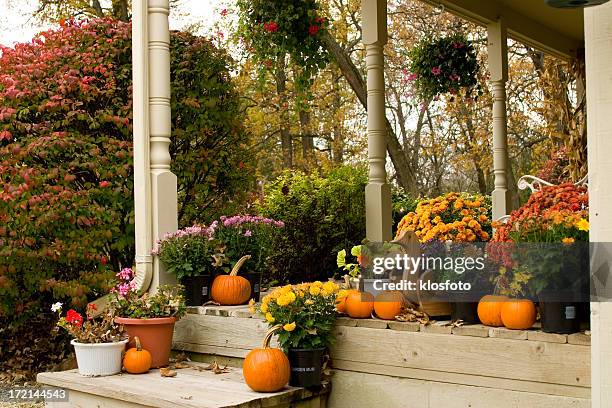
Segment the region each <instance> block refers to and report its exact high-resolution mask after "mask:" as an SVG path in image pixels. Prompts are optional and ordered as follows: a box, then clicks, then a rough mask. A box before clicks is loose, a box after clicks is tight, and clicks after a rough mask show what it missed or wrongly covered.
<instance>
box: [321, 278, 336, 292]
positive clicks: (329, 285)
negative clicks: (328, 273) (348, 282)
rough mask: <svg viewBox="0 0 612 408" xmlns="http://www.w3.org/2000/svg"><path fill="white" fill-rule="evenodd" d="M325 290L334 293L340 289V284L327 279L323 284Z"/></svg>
mask: <svg viewBox="0 0 612 408" xmlns="http://www.w3.org/2000/svg"><path fill="white" fill-rule="evenodd" d="M323 290H324V291H326V292H329V293H334V292H335V291H337V290H338V285H336V283H335V282H332V281H327V282H325V283H324V284H323Z"/></svg>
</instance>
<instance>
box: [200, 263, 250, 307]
mask: <svg viewBox="0 0 612 408" xmlns="http://www.w3.org/2000/svg"><path fill="white" fill-rule="evenodd" d="M249 259H251V255H245V256H243V257H242V258H240V259H239V260H238V262H236V265H234V267H233V268H232V271H231V272H230V274H229V275H219V276H217V277H216V278H215V280H214V281H213V284H212V287H211V288H210V296H211V297H212V299H213V300H214V301H215V302H217V303H219V304H220V305H223V306H234V305H241V304H243V303H246V301H247V300H249V298H250V297H251V283H250V282H249V281H248V280H247V279H246V278H243V277H242V276H238V271H239V270H240V268H241V267H242V265H244V263H245V262H246V261H248V260H249Z"/></svg>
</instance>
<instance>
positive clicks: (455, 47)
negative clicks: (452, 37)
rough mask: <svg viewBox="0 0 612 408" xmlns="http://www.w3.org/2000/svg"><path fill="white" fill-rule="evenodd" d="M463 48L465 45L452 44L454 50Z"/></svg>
mask: <svg viewBox="0 0 612 408" xmlns="http://www.w3.org/2000/svg"><path fill="white" fill-rule="evenodd" d="M463 47H465V44H463V43H460V42H456V43H453V48H454V49H456V50H458V49H461V48H463Z"/></svg>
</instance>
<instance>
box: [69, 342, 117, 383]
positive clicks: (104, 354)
mask: <svg viewBox="0 0 612 408" xmlns="http://www.w3.org/2000/svg"><path fill="white" fill-rule="evenodd" d="M127 342H128V341H127V339H126V340H121V341H117V342H112V343H90V344H87V343H79V342H78V341H76V340H72V341H71V342H70V344H72V345H73V346H74V352H75V354H76V359H77V365H78V366H79V374H81V375H84V376H88V377H101V376H106V375H115V374H119V373H120V372H121V363H122V360H123V352H124V351H125V345H126V344H127Z"/></svg>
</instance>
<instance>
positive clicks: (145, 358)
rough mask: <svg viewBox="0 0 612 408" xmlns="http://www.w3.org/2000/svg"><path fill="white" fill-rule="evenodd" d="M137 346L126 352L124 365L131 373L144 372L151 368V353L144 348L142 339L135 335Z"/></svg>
mask: <svg viewBox="0 0 612 408" xmlns="http://www.w3.org/2000/svg"><path fill="white" fill-rule="evenodd" d="M134 342H135V343H136V347H132V348H131V349H129V350H128V351H126V352H125V356H124V357H123V367H125V370H126V371H127V372H128V373H130V374H142V373H146V372H147V371H149V369H150V368H151V361H152V360H151V353H149V352H148V351H147V350H143V348H142V345H141V344H140V339H139V338H138V337H134Z"/></svg>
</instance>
